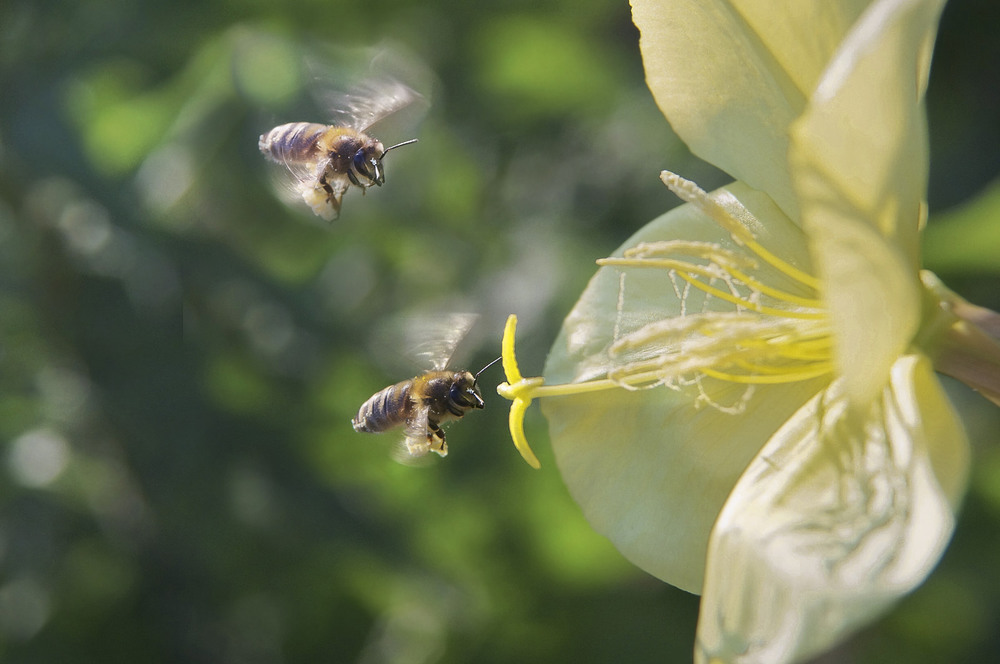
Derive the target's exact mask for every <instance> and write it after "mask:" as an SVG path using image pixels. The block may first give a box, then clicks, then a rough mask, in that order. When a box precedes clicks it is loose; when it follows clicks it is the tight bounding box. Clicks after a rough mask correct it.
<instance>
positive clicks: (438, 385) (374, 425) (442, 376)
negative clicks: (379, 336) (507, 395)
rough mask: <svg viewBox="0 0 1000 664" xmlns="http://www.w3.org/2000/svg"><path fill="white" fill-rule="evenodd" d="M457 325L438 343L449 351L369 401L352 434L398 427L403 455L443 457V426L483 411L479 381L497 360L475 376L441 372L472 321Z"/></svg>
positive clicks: (361, 411)
mask: <svg viewBox="0 0 1000 664" xmlns="http://www.w3.org/2000/svg"><path fill="white" fill-rule="evenodd" d="M456 320H457V322H456V323H455V326H456V327H455V328H453V330H452V331H451V332H452V333H451V336H450V337H449V338H446V339H439V340H437V342H438V345H439V346H441V347H443V348H446V349H447V351H446V352H442V353H437V354H436V357H435V358H434V360H435V361H434V366H433V368H432V369H430V370H428V371H425V372H423V373H422V374H420V375H418V376H414V377H413V378H409V379H407V380H403V381H400V382H398V383H396V384H395V385H390V386H389V387H387V388H385V389H383V390H381V391H379V392H377V393H375V394H374V395H372V397H371V398H369V399H368V400H367V401H365V402H364V403H363V404H362V405H361V408H359V409H358V414H357V415H356V416H355V417H354V419H352V420H351V424H352V425H353V426H354V430H355V431H359V432H364V433H380V432H383V431H389V430H390V429H395V428H396V427H400V426H401V427H403V435H404V438H403V442H404V444H405V447H406V452H407V453H408V454H409V456H410V457H411V458H412V457H422V456H424V455H426V454H427V453H428V452H434V453H435V454H438V455H440V456H447V454H448V443H447V442H446V440H445V434H444V431H443V430H442V429H441V425H442V424H444V423H445V422H449V421H451V420H457V419H460V418H462V417H463V416H464V415H465V414H466V413H467V412H468V411H470V410H474V409H480V408H483V407H484V405H485V404H484V402H483V395H482V393H481V392H480V391H479V376H480V374H482V373H483V371H485V370H486V369H488V368H489V367H491V366H493V365H494V364H496V363H497V362H498V361H499V360H500V358H497V359H496V360H493V361H492V362H490V363H489V364H487V365H486V366H485V367H483V368H482V369H480V370H479V371H478V372H476V373H475V374H473V373H472V372H469V371H461V370H449V369H445V366H446V365H447V364H448V360H449V359H450V357H451V351H453V350H454V347H455V346H456V345H457V343H458V341H459V340H461V337H463V336H464V335H465V333H466V332H467V331H468V328H469V327H470V326H471V324H472V321H474V320H475V318H474V317H471V316H469V317H464V318H462V319H456Z"/></svg>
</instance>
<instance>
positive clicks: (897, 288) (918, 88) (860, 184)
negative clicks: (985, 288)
mask: <svg viewBox="0 0 1000 664" xmlns="http://www.w3.org/2000/svg"><path fill="white" fill-rule="evenodd" d="M942 4H943V2H942V1H941V0H879V1H878V2H876V3H874V4H873V5H872V6H871V7H870V8H869V9H868V11H866V12H865V14H864V15H863V16H862V18H861V19H860V20H859V21H858V23H857V25H856V26H855V27H854V28H853V29H852V31H851V33H850V34H849V35H848V36H847V37H846V38H845V40H844V43H843V45H842V47H841V49H840V50H839V51H838V53H837V55H836V57H835V58H834V60H833V61H832V62H831V64H830V67H829V68H828V69H827V71H826V73H825V74H824V75H823V80H822V81H821V82H820V84H819V87H818V88H817V90H816V92H815V94H814V95H813V97H812V99H811V100H810V102H809V106H808V108H807V110H806V112H805V113H804V115H803V116H802V118H801V120H800V121H799V122H797V123H796V124H795V125H794V126H793V128H792V149H791V153H790V159H791V163H792V166H793V171H792V172H793V175H794V178H793V179H794V184H795V188H796V191H797V192H798V194H799V201H800V203H801V206H802V224H803V228H804V229H805V230H806V233H807V234H808V236H809V242H810V246H811V248H812V252H813V257H814V259H815V261H816V264H817V269H818V270H819V276H820V279H821V281H822V282H823V286H824V287H823V289H822V290H823V292H824V296H825V298H826V300H827V304H828V306H829V308H830V313H831V318H832V320H833V321H834V324H835V328H836V329H835V333H834V336H835V339H836V342H837V366H838V371H839V373H841V374H842V375H844V376H845V378H846V380H847V383H848V385H847V389H848V391H849V392H850V393H851V395H852V398H853V399H855V400H856V401H857V402H859V403H864V402H867V401H869V400H871V399H872V398H874V396H875V394H876V393H877V392H878V391H879V390H880V389H881V388H882V385H883V384H884V382H885V380H886V376H887V375H888V371H889V367H890V366H891V365H892V363H893V362H894V361H895V359H896V358H897V357H898V356H899V355H900V354H902V353H903V352H904V351H905V349H906V347H907V346H908V345H909V343H910V340H911V339H912V337H913V334H914V332H915V331H916V329H917V326H918V323H919V283H918V280H917V267H918V266H917V242H918V239H919V238H918V230H919V226H920V223H921V207H922V201H923V197H924V193H925V188H926V181H927V160H928V157H927V132H926V122H925V118H924V109H923V104H922V95H923V89H924V85H925V81H926V76H927V67H928V64H929V48H930V45H931V44H932V42H933V38H934V32H935V28H936V25H937V18H938V14H939V12H940V9H941V5H942Z"/></svg>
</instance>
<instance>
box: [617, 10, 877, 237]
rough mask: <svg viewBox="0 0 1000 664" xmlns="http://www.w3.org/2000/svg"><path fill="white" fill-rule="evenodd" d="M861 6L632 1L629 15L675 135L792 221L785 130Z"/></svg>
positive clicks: (650, 78)
mask: <svg viewBox="0 0 1000 664" xmlns="http://www.w3.org/2000/svg"><path fill="white" fill-rule="evenodd" d="M866 4H867V0H856V1H853V2H844V1H840V2H798V1H796V0H784V1H775V0H672V1H671V2H662V1H656V0H632V16H633V20H634V21H635V24H636V26H637V27H638V28H639V31H640V33H641V38H640V41H639V47H640V50H641V51H642V59H643V64H644V66H645V68H646V81H647V83H648V85H649V89H650V91H652V93H653V97H654V98H655V99H656V103H657V104H658V105H659V107H660V109H661V110H662V111H663V114H664V115H665V116H666V117H667V120H668V121H669V122H670V124H671V126H673V128H674V131H676V132H677V134H678V136H680V137H681V139H683V140H684V142H685V143H686V144H687V145H688V147H689V148H691V151H692V152H694V153H695V154H696V155H698V156H699V157H701V158H702V159H704V160H706V161H708V162H711V163H712V164H715V165H716V166H718V167H719V168H721V169H723V170H725V171H726V172H727V173H729V174H730V175H732V176H733V177H734V178H736V179H738V180H742V181H744V182H746V183H748V184H750V185H751V186H752V187H755V188H757V189H760V190H762V191H765V192H767V193H768V194H769V195H770V196H771V197H772V198H773V199H774V200H775V202H776V203H777V204H778V206H779V207H781V209H782V210H783V211H784V212H785V213H786V214H787V215H788V216H789V217H791V218H792V219H795V220H797V219H798V204H797V202H796V199H795V195H794V193H793V190H792V183H791V179H790V175H789V169H788V127H789V125H790V124H791V123H792V122H793V121H794V120H795V119H796V118H797V117H798V116H799V115H800V113H801V112H802V110H803V109H804V108H805V105H806V101H807V99H808V98H809V96H810V95H811V94H812V91H813V89H814V88H815V86H816V83H817V81H818V80H819V77H820V74H821V73H822V72H823V70H824V69H825V68H826V65H827V63H828V62H829V59H830V57H831V55H832V54H833V52H834V50H835V49H836V48H837V46H838V45H839V43H840V41H841V39H842V38H843V36H844V35H845V34H846V33H847V31H848V29H849V28H850V26H851V24H853V23H854V21H855V19H856V18H857V17H858V16H859V15H860V13H861V11H862V10H863V9H864V7H865V5H866ZM804 35H808V38H804V37H803V36H804Z"/></svg>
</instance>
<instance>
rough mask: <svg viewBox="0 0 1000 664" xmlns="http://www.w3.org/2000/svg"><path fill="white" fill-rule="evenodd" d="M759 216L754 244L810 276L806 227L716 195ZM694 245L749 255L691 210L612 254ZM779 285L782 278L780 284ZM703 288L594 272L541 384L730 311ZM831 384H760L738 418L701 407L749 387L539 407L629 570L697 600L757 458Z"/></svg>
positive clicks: (740, 191) (567, 399)
mask: <svg viewBox="0 0 1000 664" xmlns="http://www.w3.org/2000/svg"><path fill="white" fill-rule="evenodd" d="M713 196H714V197H716V198H717V200H720V201H726V205H728V206H730V207H733V206H738V205H740V204H742V205H745V206H746V212H747V213H746V214H745V215H742V217H745V218H751V215H752V217H755V218H756V220H758V221H759V222H760V223H759V226H757V227H755V228H754V231H755V232H757V233H758V236H757V237H758V239H759V240H760V241H761V243H762V244H765V245H767V246H768V247H769V248H770V249H772V250H773V251H774V252H775V253H778V254H780V255H782V256H783V257H785V258H786V260H788V261H789V262H792V263H796V264H798V265H799V266H800V267H803V268H806V269H807V268H808V255H807V251H806V246H805V244H804V238H803V235H802V233H801V231H800V230H799V229H798V228H797V227H796V226H795V225H794V224H792V222H791V221H789V220H788V219H787V217H785V216H784V215H783V214H782V213H781V212H780V210H778V208H777V207H776V206H775V205H774V203H773V202H772V201H771V200H770V199H769V198H768V197H767V196H765V195H763V194H761V193H760V192H757V191H754V190H752V189H750V188H749V187H747V186H746V185H743V184H741V183H734V184H733V185H731V186H729V187H727V188H726V189H725V190H720V191H718V192H715V193H714V194H713ZM677 239H684V240H693V241H703V242H713V243H718V244H719V245H720V246H723V247H725V248H726V249H728V250H731V251H734V252H739V251H744V249H742V248H741V247H739V246H738V245H737V244H736V243H734V242H732V240H731V239H730V238H729V236H728V234H727V233H725V232H724V231H722V230H721V229H720V228H719V226H718V225H716V223H715V222H713V221H712V220H710V219H709V218H708V217H706V216H705V215H704V214H702V213H701V212H699V211H698V210H697V209H696V208H694V207H693V206H691V205H684V206H681V207H679V208H676V209H674V210H672V211H671V212H669V213H667V214H666V215H663V216H662V217H660V218H659V219H656V220H655V221H653V222H651V223H650V224H648V225H647V226H646V227H644V228H643V229H642V230H640V231H639V232H638V233H637V234H636V235H635V236H633V237H632V238H630V239H629V240H628V241H627V242H626V243H625V245H623V246H622V247H621V248H620V249H619V250H618V251H616V252H615V254H616V255H619V256H620V255H622V253H623V252H624V250H625V249H626V248H628V247H632V246H635V245H636V244H638V243H640V242H655V241H658V240H677ZM776 278H777V277H776ZM725 307H729V308H730V309H731V307H732V305H728V304H727V303H724V302H721V301H710V300H708V299H706V298H705V297H704V296H703V295H702V294H701V293H700V291H695V292H693V293H691V294H685V293H684V291H683V290H677V284H675V283H674V282H672V281H671V278H670V275H669V273H668V271H667V270H658V269H650V268H646V269H627V268H626V269H619V268H611V267H604V268H601V269H599V270H598V272H597V274H596V275H595V276H594V278H593V279H592V280H591V282H590V284H589V285H588V286H587V289H586V290H585V291H584V293H583V295H582V296H581V297H580V300H579V301H578V302H577V304H576V306H575V307H574V309H573V311H572V312H571V313H570V314H569V316H568V317H567V318H566V321H565V323H564V324H563V329H562V331H561V332H560V335H559V337H558V339H557V340H556V342H555V344H554V345H553V348H552V351H551V352H550V354H549V358H548V362H547V364H546V368H545V383H546V384H547V385H555V384H560V383H575V382H582V381H585V380H590V379H594V378H599V377H603V376H604V375H606V374H607V372H608V370H609V368H611V367H612V365H613V364H614V362H613V361H612V359H611V357H610V355H609V352H608V349H609V346H610V345H611V344H612V343H613V342H614V341H615V340H616V339H619V338H621V337H622V336H623V335H626V334H629V333H631V332H633V331H635V330H636V329H638V328H640V327H641V326H643V325H645V324H648V323H650V322H652V321H657V320H662V319H665V318H669V317H673V316H676V315H679V314H681V313H682V312H684V311H685V310H686V311H690V312H694V311H702V310H712V309H715V310H725ZM823 384H825V383H823V382H816V381H812V382H811V383H796V384H792V385H776V386H767V387H759V388H757V390H756V393H755V396H753V398H751V399H750V400H749V401H748V402H747V403H746V410H745V411H744V412H742V414H739V415H734V414H726V413H725V412H723V410H722V409H720V408H718V407H712V406H709V405H706V404H705V397H707V398H710V399H712V400H714V401H715V402H716V403H730V402H735V401H738V400H739V399H740V398H742V397H743V396H745V395H746V391H745V388H744V387H741V386H735V385H728V386H727V390H719V391H717V392H714V393H712V394H709V395H703V394H700V393H699V391H698V389H697V387H695V386H693V385H689V386H687V387H680V388H678V389H677V390H672V389H669V388H668V387H665V386H661V387H658V388H655V389H646V390H640V391H626V390H620V389H615V390H607V391H603V392H596V393H589V394H579V395H573V396H559V397H549V398H545V399H541V400H540V401H541V403H542V409H543V412H544V413H545V415H546V417H547V418H548V420H549V429H550V434H551V439H552V445H553V448H554V450H555V455H556V461H557V463H558V465H559V468H560V471H561V472H562V475H563V479H564V480H565V482H566V484H567V486H568V487H569V490H570V492H571V493H572V494H573V496H574V498H575V499H576V500H577V502H578V503H579V504H580V505H581V507H582V509H583V512H584V514H585V515H586V517H587V519H588V520H589V521H590V523H591V524H592V525H593V527H594V528H595V529H596V530H597V531H598V532H600V533H602V534H604V535H605V536H607V537H608V538H609V539H610V540H611V541H612V542H613V543H614V544H615V545H616V546H617V547H618V549H619V550H620V551H621V552H622V553H623V554H624V555H625V556H626V557H627V558H629V559H630V560H631V561H632V562H633V563H635V564H636V565H638V566H639V567H641V568H643V569H645V570H646V571H648V572H649V573H651V574H653V575H655V576H657V577H659V578H661V579H663V580H664V581H667V582H668V583H671V584H673V585H675V586H677V587H679V588H682V589H684V590H688V591H690V592H698V591H699V590H700V589H701V585H702V579H703V574H704V565H705V552H706V548H707V545H708V536H709V532H710V530H711V527H712V524H713V523H714V521H715V519H716V517H717V516H718V513H719V510H720V509H721V508H722V505H723V503H724V501H725V500H726V496H727V495H728V494H729V492H730V490H731V489H732V487H733V486H734V484H735V482H736V479H737V478H738V477H739V475H740V474H741V473H742V472H743V470H744V468H745V467H746V465H747V464H748V463H749V461H750V459H752V458H753V456H754V455H755V454H756V453H757V451H758V450H759V449H760V447H761V446H762V445H763V444H764V442H765V441H767V439H768V438H770V436H771V435H772V434H773V433H774V431H776V430H777V429H778V427H779V426H781V423H782V422H784V420H785V419H787V418H788V417H789V416H790V415H791V414H792V413H794V412H795V411H796V410H797V409H798V408H799V407H800V406H801V405H802V404H803V403H805V402H806V401H807V400H808V399H809V398H810V397H811V396H812V395H813V394H815V393H816V391H817V390H818V389H820V386H821V385H823Z"/></svg>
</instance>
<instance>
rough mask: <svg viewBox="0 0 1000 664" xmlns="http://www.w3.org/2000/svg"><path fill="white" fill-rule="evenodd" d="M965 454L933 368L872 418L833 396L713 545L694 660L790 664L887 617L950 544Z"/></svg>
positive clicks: (913, 375) (825, 397)
mask: <svg viewBox="0 0 1000 664" xmlns="http://www.w3.org/2000/svg"><path fill="white" fill-rule="evenodd" d="M968 451H969V450H968V442H967V440H966V438H965V433H964V431H963V429H962V426H961V424H960V422H959V420H958V419H957V416H956V414H955V412H954V411H953V410H952V408H951V406H950V404H949V403H948V400H947V398H946V397H945V395H944V393H943V391H942V390H941V387H940V385H939V384H938V381H937V379H936V377H935V376H934V373H933V369H932V368H931V365H930V362H929V361H928V360H927V359H926V358H925V357H923V356H919V355H910V356H906V357H902V358H900V359H899V361H898V362H897V363H896V364H895V365H894V367H893V369H892V372H891V382H890V384H889V385H888V386H887V387H886V388H885V389H884V391H883V392H882V394H881V397H880V398H879V399H876V400H875V401H874V402H872V403H871V404H870V407H869V408H867V409H865V410H864V411H861V410H858V409H853V408H852V407H851V406H850V402H849V399H848V398H847V397H846V394H845V393H844V390H843V389H842V387H841V386H840V385H839V384H838V383H835V384H834V385H832V386H831V387H830V388H829V389H828V390H825V391H824V392H822V393H821V394H818V395H817V396H816V397H815V398H814V399H812V400H811V401H810V402H809V403H808V404H806V406H805V407H803V408H802V409H801V410H800V411H799V412H798V413H796V414H795V416H794V417H793V418H792V419H791V420H790V421H789V422H788V423H787V424H786V425H785V426H784V427H782V429H781V430H780V431H779V432H778V433H777V434H775V436H774V438H773V439H772V440H771V441H769V442H768V444H767V446H766V447H765V448H764V449H763V450H761V453H760V455H759V456H758V457H757V458H756V459H754V461H753V463H752V464H751V465H750V467H749V468H748V469H747V471H746V473H745V474H744V475H743V477H741V478H740V480H739V483H738V484H737V486H736V488H735V490H734V491H733V493H732V495H731V496H730V498H729V500H728V501H727V503H726V506H725V508H724V509H723V510H722V514H721V515H720V516H719V521H718V523H717V524H716V526H715V529H714V530H713V532H712V541H711V544H710V546H709V553H708V572H707V576H706V581H705V593H704V598H703V599H702V604H701V615H700V617H699V624H698V644H697V649H696V661H699V662H709V661H712V662H716V661H721V662H768V663H774V662H792V661H800V660H802V659H805V658H807V657H809V656H810V655H813V654H815V653H817V652H819V651H821V650H823V649H825V648H827V647H829V646H830V645H831V644H833V643H834V642H836V641H837V640H838V639H840V638H843V637H844V636H845V635H846V634H847V633H849V632H850V631H852V630H854V629H855V628H857V627H859V626H860V625H862V624H864V623H866V622H868V621H870V620H872V619H873V618H874V617H875V616H877V615H878V614H880V613H882V612H883V611H885V610H886V609H887V608H888V607H889V606H890V605H891V604H892V603H893V602H894V601H895V600H897V599H898V598H899V597H900V596H901V595H903V594H904V593H906V592H908V591H910V590H911V589H912V588H914V587H915V586H916V585H918V584H919V583H920V582H921V581H923V579H924V578H925V577H926V576H927V574H928V573H929V572H930V570H931V569H932V568H933V567H934V565H935V564H936V563H937V561H938V558H939V557H940V555H941V553H942V551H943V550H944V547H945V545H946V544H947V542H948V539H949V537H950V536H951V532H952V528H953V525H954V519H953V515H952V513H953V510H954V509H955V508H956V505H957V502H958V499H959V497H960V494H961V492H962V491H963V489H964V487H965V482H966V474H967V466H968Z"/></svg>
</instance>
